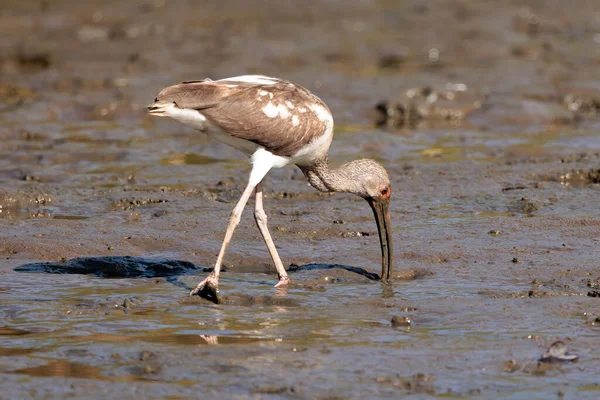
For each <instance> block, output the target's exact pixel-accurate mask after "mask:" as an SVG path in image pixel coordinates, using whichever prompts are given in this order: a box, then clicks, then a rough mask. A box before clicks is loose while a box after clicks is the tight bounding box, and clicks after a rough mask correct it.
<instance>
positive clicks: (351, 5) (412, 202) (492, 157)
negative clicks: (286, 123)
mask: <svg viewBox="0 0 600 400" xmlns="http://www.w3.org/2000/svg"><path fill="white" fill-rule="evenodd" d="M248 5H250V6H248ZM598 15H599V14H598V7H597V5H596V3H595V2H593V1H584V0H579V1H575V2H564V1H563V2H560V1H543V0H530V1H508V0H507V1H472V0H464V1H450V0H437V1H433V2H422V1H416V0H411V1H405V2H397V1H387V0H381V1H368V2H365V1H341V0H332V1H327V2H313V1H309V2H302V5H300V3H299V2H290V1H283V2H269V3H264V2H252V1H251V2H241V1H233V0H232V1H229V0H225V1H219V2H184V1H171V0H168V1H165V0H139V1H137V0H136V1H128V2H112V1H110V2H106V1H86V2H69V1H30V2H22V1H16V0H5V1H3V2H2V4H1V5H0V33H1V34H0V257H1V260H0V386H1V387H2V393H1V394H0V397H2V398H11V399H12V398H15V399H16V398H36V399H38V398H39V399H46V398H86V399H90V398H102V399H106V398H123V399H129V398H145V399H167V398H169V399H175V398H199V397H202V398H208V397H215V398H216V397H217V396H218V397H219V398H239V399H245V398H248V399H263V398H265V399H266V398H268V399H284V398H285V399H287V398H293V399H297V398H306V399H341V398H344V399H346V398H370V399H378V398H398V397H400V396H402V395H413V396H415V398H434V397H445V398H464V397H469V396H476V397H477V398H485V399H499V398H511V399H518V398H522V399H530V398H578V399H584V398H589V399H596V398H598V396H599V393H600V378H599V377H600V350H599V347H598V339H599V337H600V324H599V322H598V321H600V303H599V301H600V299H599V296H600V295H599V294H598V293H599V290H598V287H600V284H599V283H598V282H600V268H599V267H600V251H599V248H600V206H599V204H600V202H599V201H598V200H599V195H600V183H599V173H598V168H599V167H600V135H599V134H598V131H599V129H600V68H599V66H600V20H599V16H598ZM251 73H260V74H267V75H274V76H280V77H284V78H286V79H289V80H293V81H296V82H298V83H300V84H302V85H303V86H305V87H307V88H308V89H309V90H312V91H314V92H315V93H316V94H318V95H319V96H320V97H322V98H323V99H324V100H325V101H326V102H327V104H328V105H329V106H330V108H331V110H332V112H333V114H334V116H335V119H336V136H335V139H334V142H333V145H332V149H331V153H330V159H331V160H332V162H334V163H341V162H344V161H348V160H350V159H354V158H359V157H370V158H376V159H378V160H379V161H381V162H382V163H383V164H384V165H385V166H386V168H388V171H389V173H390V176H391V180H392V188H393V192H394V194H393V200H392V203H391V211H392V223H393V238H394V248H395V250H396V253H395V256H394V262H395V266H394V272H393V279H392V281H391V283H389V284H382V283H381V282H379V281H377V280H376V279H372V278H373V275H374V274H378V273H379V262H380V254H379V246H378V243H377V240H378V238H377V233H376V227H375V223H374V222H373V220H372V215H371V211H370V210H369V209H368V206H367V204H365V203H364V201H363V200H361V199H359V198H355V197H352V196H350V195H328V194H320V193H318V192H316V191H315V190H314V189H312V188H310V187H308V186H307V184H306V181H305V179H304V177H303V176H302V174H301V173H300V171H299V170H297V169H295V168H286V169H281V170H275V171H272V172H271V173H270V174H269V176H268V177H267V178H266V183H265V191H266V193H265V207H266V211H267V214H268V215H269V218H270V219H269V223H270V227H271V230H272V232H273V236H274V239H275V242H276V243H277V246H278V248H279V251H280V254H281V256H282V258H283V260H284V263H285V265H286V266H290V270H291V278H292V279H293V280H294V282H295V284H294V285H292V286H290V287H289V288H287V289H281V290H276V289H274V288H273V287H272V286H273V285H274V283H275V282H276V275H275V272H274V268H273V267H272V266H271V262H270V260H269V256H268V253H267V251H266V249H265V246H264V244H263V243H262V240H261V238H260V235H259V232H258V230H257V229H256V227H255V225H254V221H253V219H252V217H251V204H250V206H249V207H248V209H247V210H246V212H245V214H244V217H243V219H242V223H241V224H240V226H239V227H238V230H237V231H236V234H235V236H234V240H233V243H232V245H231V246H230V248H229V251H228V253H227V256H226V258H225V272H224V273H223V276H222V281H221V287H220V289H221V294H222V295H223V296H224V299H225V300H226V301H225V303H224V304H222V305H214V304H212V303H210V302H207V301H205V300H202V299H199V298H189V297H187V293H188V291H189V288H191V287H193V286H194V285H195V284H196V283H197V282H198V280H199V279H201V277H203V276H205V274H206V272H201V271H203V270H204V269H208V268H210V267H211V266H212V263H213V262H214V260H215V258H216V254H217V252H218V250H219V246H220V244H221V240H222V237H223V233H224V230H225V225H226V223H227V219H228V216H229V213H230V211H231V209H232V208H233V205H234V204H235V201H236V200H237V197H238V196H239V195H240V194H241V191H242V189H243V187H244V186H245V182H246V178H247V175H248V172H249V166H248V163H247V160H245V158H244V156H242V155H240V154H239V153H238V152H237V151H235V150H233V149H230V148H228V147H226V146H224V145H222V144H220V143H215V142H211V141H209V140H207V139H206V138H205V137H203V136H202V135H201V134H199V133H198V132H195V131H193V130H190V129H187V128H185V127H183V126H181V125H179V124H177V123H175V122H172V121H167V120H162V119H153V118H151V117H149V116H146V115H144V112H143V106H144V105H146V104H147V103H148V102H149V101H151V100H152V99H153V98H154V97H155V95H156V94H157V93H158V91H159V90H160V89H161V88H162V87H164V86H167V85H170V84H173V83H176V82H179V81H183V80H190V79H203V78H205V77H211V78H214V79H216V78H223V77H228V76H233V75H241V74H251ZM396 113H399V114H400V118H397V114H396ZM125 256H127V257H141V258H143V259H145V260H147V261H148V262H150V263H152V262H153V260H154V261H156V262H159V261H160V260H165V259H168V260H172V261H173V262H181V263H182V264H178V265H181V266H182V267H183V269H184V270H181V271H177V273H174V274H171V273H166V274H165V275H160V276H154V275H152V274H150V275H148V274H146V275H144V274H138V275H136V274H134V275H129V276H128V277H118V278H117V277H106V276H102V274H99V273H96V274H87V273H86V274H81V273H79V272H82V271H81V270H72V271H70V272H71V273H56V272H61V271H56V270H52V269H49V270H45V271H44V270H42V271H40V270H37V271H28V272H26V271H23V270H19V268H17V269H15V268H16V267H19V266H23V265H25V264H31V263H44V262H49V263H57V262H58V263H62V264H61V265H67V264H68V265H70V264H69V262H71V261H70V260H72V259H76V258H81V257H125ZM113 260H114V259H113ZM187 263H193V265H191V264H187ZM292 264H293V265H292ZM43 265H46V266H47V265H48V264H43ZM190 265H191V267H189V268H187V266H190ZM38 266H39V264H38ZM186 268H187V269H186ZM62 272H65V271H62ZM74 272H77V273H74ZM83 272H85V271H83ZM117 276H118V274H117ZM557 340H560V341H562V342H563V343H564V344H565V345H566V346H567V347H568V349H569V351H570V352H572V353H573V354H577V355H578V356H579V358H578V361H577V363H561V364H558V365H555V364H552V363H539V362H538V360H539V359H540V357H541V355H542V354H543V353H544V352H545V351H546V350H547V349H548V348H549V346H550V345H551V344H552V343H554V342H556V341H557Z"/></svg>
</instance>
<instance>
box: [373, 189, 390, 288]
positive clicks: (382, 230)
mask: <svg viewBox="0 0 600 400" xmlns="http://www.w3.org/2000/svg"><path fill="white" fill-rule="evenodd" d="M368 202H369V205H370V206H371V209H372V210H373V214H374V215H375V222H376V223H377V230H378V231H379V242H380V244H381V280H382V281H387V280H388V279H389V278H390V273H391V272H392V252H393V249H392V224H391V220H390V209H389V205H390V199H389V198H370V199H368Z"/></svg>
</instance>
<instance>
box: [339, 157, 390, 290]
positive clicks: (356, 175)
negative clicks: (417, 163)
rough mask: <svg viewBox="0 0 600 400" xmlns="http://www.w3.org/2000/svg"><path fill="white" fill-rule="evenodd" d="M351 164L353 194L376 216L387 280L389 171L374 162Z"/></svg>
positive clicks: (383, 274)
mask: <svg viewBox="0 0 600 400" xmlns="http://www.w3.org/2000/svg"><path fill="white" fill-rule="evenodd" d="M349 164H353V165H352V166H351V167H350V166H349V168H348V170H349V171H352V174H351V175H352V179H353V180H354V183H353V186H354V187H353V190H352V192H354V193H356V194H358V195H359V196H361V197H362V198H364V199H365V200H366V201H367V203H369V206H371V209H372V210H373V214H374V216H375V222H376V223H377V230H378V231H379V242H380V244H381V279H382V280H384V281H385V280H387V279H389V277H390V272H391V271H392V224H391V218H390V209H389V206H390V198H391V196H392V187H391V186H390V178H389V176H388V173H387V171H386V170H385V168H383V166H382V165H381V164H379V163H378V162H376V161H374V160H369V159H364V160H356V161H353V162H351V163H349Z"/></svg>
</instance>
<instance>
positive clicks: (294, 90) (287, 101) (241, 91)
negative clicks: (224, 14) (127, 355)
mask: <svg viewBox="0 0 600 400" xmlns="http://www.w3.org/2000/svg"><path fill="white" fill-rule="evenodd" d="M146 110H147V112H148V114H150V115H153V116H158V117H169V118H171V119H173V120H176V121H178V122H180V123H182V124H184V125H186V126H188V127H191V128H194V129H196V130H198V131H200V132H203V133H205V134H206V135H208V136H209V137H210V138H212V139H216V140H218V141H220V142H222V143H224V144H226V145H229V146H231V147H233V148H235V149H238V150H240V151H241V152H242V153H245V154H246V155H247V156H249V158H250V163H251V171H250V175H249V178H248V183H247V185H246V187H245V189H244V191H243V193H242V195H241V197H240V199H239V201H238V202H237V204H236V205H235V207H234V208H233V211H232V212H231V216H230V218H229V223H228V226H227V230H226V232H225V237H224V239H223V243H222V245H221V249H220V251H219V254H218V256H217V260H216V262H215V265H214V268H213V270H212V272H211V273H210V274H209V275H208V277H206V278H205V279H204V280H202V281H201V282H200V283H198V285H197V286H196V287H195V288H194V289H193V290H192V291H191V292H190V296H193V295H199V296H201V297H206V298H208V299H210V300H212V301H214V302H215V303H218V302H219V301H220V293H219V286H218V285H219V276H220V271H221V266H222V263H223V259H224V257H225V252H226V250H227V246H228V245H229V243H230V242H231V239H232V236H233V232H234V230H235V228H236V226H237V225H238V223H239V222H240V219H241V215H242V211H243V210H244V208H245V206H246V203H247V202H248V200H249V198H250V197H251V196H252V194H253V193H254V196H255V205H254V219H255V221H256V224H257V226H258V229H259V231H260V233H261V235H262V237H263V239H264V241H265V244H266V246H267V249H268V251H269V253H270V255H271V258H272V259H273V264H274V265H275V268H276V270H277V274H278V277H279V281H278V282H277V284H276V285H275V287H278V288H279V287H284V286H286V285H288V284H289V283H290V278H289V276H288V274H287V272H286V270H285V267H284V266H283V263H282V261H281V258H280V257H279V254H278V252H277V248H276V247H275V243H274V242H273V238H272V237H271V234H270V233H269V229H268V226H267V215H266V213H265V211H264V208H263V185H262V181H263V178H264V177H265V176H266V174H267V173H268V172H269V171H270V170H271V169H273V168H282V167H284V166H286V165H293V164H295V165H296V166H298V167H299V168H300V170H301V171H302V173H303V174H304V176H305V177H306V179H307V180H308V183H309V184H310V185H311V186H312V187H314V188H315V189H317V190H318V191H321V192H346V193H353V194H356V195H358V196H360V197H362V198H363V199H365V200H366V201H367V203H368V204H369V206H370V207H371V209H372V211H373V215H374V217H375V222H376V224H377V229H378V234H379V242H380V247H381V276H380V279H381V280H382V281H387V280H388V279H389V278H390V273H391V269H392V231H391V219H390V212H389V205H390V199H391V194H392V189H391V185H390V179H389V176H388V173H387V171H386V169H385V168H384V167H383V166H382V165H381V164H380V163H378V162H377V161H375V160H372V159H359V160H354V161H350V162H348V163H345V164H343V165H341V166H339V167H337V168H335V167H332V166H330V165H329V161H328V152H329V147H330V145H331V142H332V140H333V126H334V125H333V116H332V114H331V111H330V110H329V108H328V107H327V105H326V104H325V103H324V102H323V100H321V99H320V98H319V97H317V96H316V95H314V94H313V93H311V92H310V91H309V90H307V89H306V88H304V87H302V86H300V85H299V84H296V83H293V82H290V81H287V80H284V79H279V78H273V77H269V76H264V75H242V76H235V77H230V78H224V79H219V80H211V79H203V80H192V81H184V82H182V83H179V84H176V85H173V86H168V87H166V88H164V89H162V90H161V91H160V93H158V95H157V96H156V98H155V99H154V102H152V103H151V104H149V105H148V106H147V107H146Z"/></svg>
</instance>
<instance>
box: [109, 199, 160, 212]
mask: <svg viewBox="0 0 600 400" xmlns="http://www.w3.org/2000/svg"><path fill="white" fill-rule="evenodd" d="M168 201H169V200H166V199H152V198H126V199H119V200H117V201H115V202H114V204H113V208H114V209H115V210H117V211H126V210H133V209H134V208H138V207H143V206H146V205H149V204H161V203H167V202H168Z"/></svg>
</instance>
